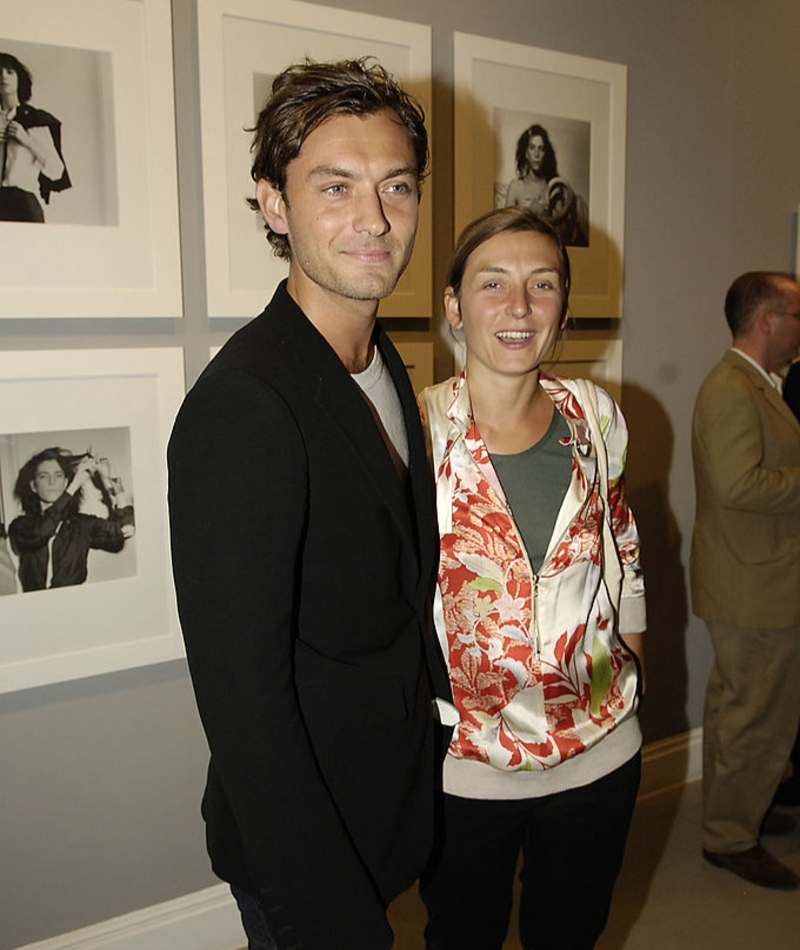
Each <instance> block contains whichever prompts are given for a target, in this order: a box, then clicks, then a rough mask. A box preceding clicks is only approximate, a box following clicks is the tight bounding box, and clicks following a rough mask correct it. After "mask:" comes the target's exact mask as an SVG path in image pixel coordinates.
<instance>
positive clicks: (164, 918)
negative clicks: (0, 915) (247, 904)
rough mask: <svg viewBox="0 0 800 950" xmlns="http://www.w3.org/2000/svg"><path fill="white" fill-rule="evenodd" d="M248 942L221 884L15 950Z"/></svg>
mask: <svg viewBox="0 0 800 950" xmlns="http://www.w3.org/2000/svg"><path fill="white" fill-rule="evenodd" d="M246 943H247V940H246V938H245V936H244V932H243V931H242V922H241V918H240V917H239V911H238V910H237V907H236V902H235V901H234V899H233V897H232V896H231V892H230V890H229V889H228V887H227V885H225V884H218V885H216V886H215V887H209V888H206V889H205V890H202V891H197V892H195V893H194V894H187V895H186V896H185V897H178V898H176V899H175V900H172V901H166V902H165V903H163V904H154V905H153V906H152V907H144V908H142V909H141V910H137V911H134V912H133V913H131V914H125V915H123V916H122V917H114V918H112V919H111V920H103V921H101V922H100V923H99V924H92V926H91V927H83V928H82V929H81V930H73V931H71V932H70V933H66V934H60V935H59V936H58V937H51V938H50V939H48V940H40V941H39V942H38V943H29V944H26V945H25V946H24V947H18V948H17V950H235V948H238V947H243V946H244V945H245V944H246Z"/></svg>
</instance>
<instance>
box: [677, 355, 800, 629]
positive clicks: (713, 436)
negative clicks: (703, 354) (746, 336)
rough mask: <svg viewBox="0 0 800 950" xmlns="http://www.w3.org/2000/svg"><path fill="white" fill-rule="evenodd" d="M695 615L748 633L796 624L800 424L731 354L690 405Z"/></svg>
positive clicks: (799, 618)
mask: <svg viewBox="0 0 800 950" xmlns="http://www.w3.org/2000/svg"><path fill="white" fill-rule="evenodd" d="M692 455H693V458H694V477H695V487H696V491H697V500H696V511H695V524H694V535H693V538H692V554H691V562H690V563H691V582H692V600H693V609H694V612H695V613H696V614H697V615H698V616H700V617H703V618H704V619H705V620H710V621H714V622H717V623H727V624H733V625H736V626H742V627H768V628H773V629H776V628H783V627H791V626H796V625H800V423H799V422H798V421H797V419H796V418H795V417H794V415H793V414H792V412H791V410H790V409H789V407H788V406H787V405H786V403H785V402H784V401H783V399H782V398H781V396H780V393H778V391H777V390H776V389H775V387H774V386H771V385H770V384H769V382H768V381H767V380H766V379H765V378H764V376H763V375H762V374H761V373H759V372H758V370H757V369H756V368H755V367H753V366H752V365H751V364H750V363H748V361H747V360H746V359H744V358H742V357H741V356H740V355H739V354H737V353H736V352H734V351H733V350H729V351H728V352H727V353H726V354H725V356H724V357H723V358H722V360H721V361H720V362H719V363H718V364H717V365H716V366H715V367H714V369H713V370H712V371H711V372H710V373H709V375H708V376H707V377H706V379H705V381H704V382H703V385H702V386H701V387H700V391H699V393H698V394H697V400H696V402H695V407H694V418H693V422H692Z"/></svg>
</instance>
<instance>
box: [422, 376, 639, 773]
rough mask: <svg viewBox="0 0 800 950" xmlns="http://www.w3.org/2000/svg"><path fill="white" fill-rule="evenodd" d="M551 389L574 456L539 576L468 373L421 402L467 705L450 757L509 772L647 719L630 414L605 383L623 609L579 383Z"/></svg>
mask: <svg viewBox="0 0 800 950" xmlns="http://www.w3.org/2000/svg"><path fill="white" fill-rule="evenodd" d="M541 385H542V386H543V387H544V389H545V390H546V391H547V393H548V395H549V396H550V398H551V399H552V400H553V402H554V405H555V408H556V410H557V411H558V412H560V413H561V414H562V416H563V417H564V419H565V420H566V422H567V424H568V426H569V428H570V433H571V435H570V438H569V444H570V446H571V448H572V457H573V461H572V478H571V483H570V486H569V488H568V490H567V493H566V497H565V498H564V502H563V504H562V506H561V510H560V512H559V515H558V518H557V520H556V525H555V528H554V531H553V535H552V538H551V540H550V544H549V548H548V552H547V555H546V557H545V560H544V563H543V565H542V567H541V570H540V571H539V573H538V574H535V573H534V572H533V571H532V569H531V567H530V563H529V561H528V557H527V554H526V551H525V548H524V545H523V543H522V540H521V537H520V534H519V532H518V530H517V527H516V524H515V523H514V518H513V515H512V513H511V510H510V508H509V506H508V504H507V502H506V499H505V496H504V494H503V490H502V487H501V485H500V482H499V480H498V478H497V475H496V473H495V472H494V469H493V468H492V465H491V461H490V459H489V453H488V451H487V449H486V446H485V445H484V443H483V441H482V439H481V437H480V433H479V432H478V429H477V427H476V425H475V423H474V421H473V419H472V415H471V409H470V403H469V394H468V389H467V383H466V379H465V376H464V375H463V374H462V376H461V377H459V378H457V379H453V380H449V381H447V382H446V383H442V384H440V385H439V386H434V387H431V388H430V389H428V390H425V392H424V393H422V395H421V397H420V403H421V409H422V413H423V418H424V419H425V422H426V426H427V431H428V435H429V440H430V446H431V451H432V459H433V465H434V474H435V477H436V490H437V508H438V512H439V530H440V536H441V555H440V566H439V584H438V591H437V598H436V623H437V632H438V634H439V638H440V641H441V645H442V648H443V650H444V652H445V656H446V658H447V662H448V666H449V670H450V677H451V682H452V687H453V701H454V704H455V706H456V709H457V711H458V714H459V722H458V725H457V726H456V728H455V732H454V735H453V740H452V742H451V745H450V749H449V752H450V754H451V755H453V756H456V757H457V758H467V759H475V760H478V761H481V762H485V763H487V764H490V765H492V766H494V767H495V768H497V769H501V770H507V771H516V770H520V769H524V770H542V769H547V768H552V767H553V766H556V765H558V764H559V763H561V762H562V761H564V760H565V759H568V758H570V757H572V756H574V755H577V754H579V753H581V752H584V751H585V750H586V749H588V748H590V747H591V746H593V745H594V744H595V743H596V742H598V741H599V740H600V739H602V738H603V736H604V735H606V734H607V733H608V732H610V731H611V730H613V729H614V728H616V726H617V725H618V724H619V723H620V722H621V721H622V720H623V719H625V718H626V717H628V716H632V715H635V708H636V668H635V663H634V661H633V658H632V656H631V655H630V654H629V652H628V651H627V650H626V648H625V647H624V645H623V643H622V641H621V640H620V639H619V637H618V636H617V631H618V630H619V631H621V632H623V633H627V632H631V633H633V632H641V631H642V630H644V584H643V581H642V577H641V572H640V570H639V538H638V533H637V530H636V525H635V522H634V519H633V516H632V514H631V512H630V509H629V508H628V505H627V502H626V500H625V491H624V478H623V471H624V464H625V452H626V448H627V429H626V426H625V422H624V420H623V418H622V415H621V413H620V411H619V409H618V407H617V406H616V404H615V403H614V402H613V400H612V399H611V398H610V397H609V396H608V394H607V393H605V392H604V391H603V390H600V389H598V391H597V392H598V404H599V408H600V413H599V416H600V420H599V421H600V427H601V431H602V434H603V441H604V443H605V451H606V453H607V458H608V477H609V486H608V503H609V507H610V509H611V526H612V530H613V535H614V540H615V543H616V548H617V551H618V553H619V558H620V562H621V566H622V570H623V584H622V597H621V600H620V603H619V604H618V605H617V604H614V603H612V601H611V598H610V596H609V593H608V590H607V588H606V585H605V583H604V580H603V570H602V550H603V544H602V540H603V533H602V532H603V500H602V496H601V493H600V491H599V490H598V485H597V477H598V475H597V464H596V453H595V447H594V446H593V445H592V438H591V431H590V428H589V426H588V424H587V422H586V419H585V415H584V412H583V410H582V408H581V405H580V403H579V401H578V396H577V387H576V386H575V384H574V383H573V382H572V381H571V380H568V379H563V378H554V377H548V376H544V375H542V377H541ZM565 442H566V440H565Z"/></svg>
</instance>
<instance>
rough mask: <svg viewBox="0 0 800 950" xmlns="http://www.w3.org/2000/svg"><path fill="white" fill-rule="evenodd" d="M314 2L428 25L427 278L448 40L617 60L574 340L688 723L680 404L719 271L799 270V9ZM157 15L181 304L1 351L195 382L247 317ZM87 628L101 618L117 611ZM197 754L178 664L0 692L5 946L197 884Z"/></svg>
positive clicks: (717, 4) (522, 0) (28, 324)
mask: <svg viewBox="0 0 800 950" xmlns="http://www.w3.org/2000/svg"><path fill="white" fill-rule="evenodd" d="M323 5H325V6H330V7H339V8H346V9H349V10H352V11H355V12H361V13H371V14H376V15H382V16H387V17H392V18H403V19H406V20H408V21H412V22H416V23H422V24H427V25H429V26H430V27H431V28H432V58H433V128H434V133H433V160H434V168H435V172H434V177H433V181H432V187H431V189H429V190H428V191H427V192H426V196H425V200H426V201H431V202H432V209H433V241H432V258H433V282H434V286H435V287H440V286H441V281H442V276H443V273H444V269H445V265H446V261H447V257H448V254H449V251H450V248H451V247H452V238H453V234H452V232H453V221H454V199H453V194H452V180H453V168H454V149H453V100H454V90H453V79H452V77H453V45H452V44H453V33H454V32H463V33H471V34H475V35H478V36H485V37H492V38H496V39H500V40H506V41H510V42H515V43H524V44H528V45H532V46H537V47H544V48H549V49H553V50H558V51H561V52H565V53H571V54H577V55H580V56H587V57H592V58H596V59H601V60H608V61H611V62H615V63H620V64H624V65H625V66H627V70H628V114H627V162H626V213H625V247H624V266H625V287H624V298H623V313H622V318H621V320H620V321H619V323H618V325H617V324H616V323H615V324H610V323H609V322H602V321H600V322H594V323H592V322H588V323H584V324H583V327H584V329H580V328H579V329H577V330H576V331H575V335H576V336H577V338H580V336H581V334H583V335H591V334H592V333H600V332H603V333H609V332H610V333H612V334H614V335H616V336H618V337H619V338H620V339H621V340H622V343H623V353H624V377H623V389H622V398H623V408H624V411H625V413H626V416H627V417H628V420H629V424H630V429H631V448H630V455H629V490H630V495H631V500H632V504H633V507H634V509H635V511H636V514H637V516H638V520H639V523H640V528H641V533H642V539H643V560H644V565H645V570H646V576H647V584H648V609H649V617H650V622H649V628H650V629H649V633H648V667H649V672H648V696H647V698H646V700H645V703H644V705H643V709H642V719H643V722H644V727H645V734H646V739H647V740H648V741H653V740H656V739H660V738H663V737H666V736H670V735H675V734H678V733H682V732H684V731H686V730H688V729H692V728H695V727H697V726H699V725H700V722H701V712H702V700H703V689H704V685H705V679H706V676H707V673H708V669H709V663H710V649H709V645H708V641H707V637H706V634H705V631H704V628H703V625H702V624H701V623H700V622H699V621H698V620H697V619H696V618H694V617H693V616H692V614H691V605H690V602H689V597H688V584H687V566H688V545H689V541H690V536H691V528H692V517H693V504H694V494H693V485H692V477H691V460H690V451H689V424H690V417H691V408H692V403H693V399H694V395H695V393H696V390H697V388H698V385H699V383H700V381H701V379H702V377H703V375H704V374H705V373H706V372H707V370H708V369H709V368H710V367H711V365H713V363H714V362H715V361H716V360H717V359H718V357H719V355H720V354H721V352H722V351H723V350H724V348H725V347H726V346H727V343H728V339H727V335H726V332H725V326H724V321H723V317H722V307H721V304H722V299H723V296H724V293H725V290H726V288H727V286H728V285H729V283H730V282H731V280H732V279H733V278H734V277H735V276H736V275H737V274H738V273H740V272H742V271H744V270H749V269H754V268H769V269H781V270H793V269H794V261H795V253H796V243H795V241H796V239H795V233H796V225H797V220H796V212H797V206H798V202H800V171H799V170H800V126H798V123H797V122H796V120H795V112H796V108H795V106H796V103H797V102H798V101H800V72H799V71H798V70H797V68H796V48H797V41H798V39H800V7H798V6H797V5H792V4H786V3H785V2H784V0H764V2H762V3H761V4H759V5H758V7H757V8H755V7H754V6H753V5H752V4H751V3H749V2H747V0H707V2H705V3H702V4H698V3H696V2H694V0H673V2H672V3H669V4H666V3H657V2H655V0H604V2H603V3H597V2H594V0H495V2H494V3H491V4H488V3H485V2H476V0H439V2H437V3H435V4H431V3H430V2H429V0H406V3H405V4H403V6H402V9H401V10H398V8H397V5H396V4H392V3H390V2H389V0H337V2H328V0H323ZM172 8H173V25H174V51H175V97H176V103H177V110H176V127H177V146H178V173H179V174H178V188H179V199H180V228H181V259H182V275H183V294H184V316H183V318H180V319H178V318H175V319H153V318H148V319H132V318H122V319H120V318H115V319H103V318H95V319H92V320H88V319H80V318H76V319H67V320H65V319H41V320H36V321H30V320H20V319H7V320H0V349H2V350H7V351H13V350H38V349H41V350H64V351H65V358H66V351H69V350H70V349H93V348H126V347H165V346H177V347H182V348H183V350H184V354H185V367H186V377H187V382H188V383H191V381H192V380H193V379H194V378H195V377H196V376H197V374H198V373H199V372H200V370H201V369H202V367H203V365H205V362H206V360H207V358H208V352H209V347H210V346H215V345H219V344H221V343H222V342H224V340H225V339H226V338H227V336H228V335H229V334H230V332H231V331H232V330H233V329H235V328H236V327H237V326H239V325H241V324H242V323H243V322H244V315H243V317H242V318H240V319H233V318H231V319H220V318H218V319H209V318H208V317H207V308H206V300H205V271H204V268H205V261H204V254H205V251H204V240H203V227H204V220H203V202H202V166H201V159H200V140H201V128H200V102H199V95H198V87H199V84H198V54H197V18H196V11H195V4H194V0H173V3H172ZM0 32H1V30H0ZM246 185H247V183H243V188H244V187H245V186H246ZM0 260H2V250H1V249H0ZM0 266H1V265H0ZM432 309H433V305H432ZM436 316H437V315H436V314H435V313H434V318H435V317H436ZM400 326H401V330H400V332H401V333H402V332H403V325H402V324H401V325H400ZM587 328H588V329H587ZM407 332H408V333H409V335H410V337H411V338H413V339H420V338H423V339H424V338H428V339H430V340H432V341H434V342H435V345H436V349H437V360H436V372H437V375H438V376H442V375H443V374H445V373H446V372H448V371H449V353H448V351H447V349H446V347H445V346H444V345H443V344H442V343H441V342H440V337H439V334H438V325H437V321H436V319H434V320H433V321H432V323H431V326H430V329H429V330H427V331H426V330H425V329H424V328H423V329H420V326H419V325H418V324H416V323H415V324H413V325H409V326H408V328H407ZM2 412H3V407H2V406H0V430H1V429H2ZM87 622H88V623H92V624H99V625H106V626H107V627H108V628H109V629H113V627H114V623H115V618H114V616H113V614H111V615H100V616H92V617H87ZM0 636H2V631H1V630H0ZM205 760H206V752H205V745H204V739H203V736H202V732H201V730H200V727H199V724H198V721H197V717H196V714H195V711H194V706H193V702H192V696H191V687H190V684H189V681H188V677H187V674H186V670H185V666H184V663H183V661H181V660H174V661H171V662H168V663H161V664H157V665H154V666H147V667H140V668H137V669H131V670H124V671H119V672H115V673H110V674H106V675H100V676H93V677H89V678H85V679H79V680H73V681H69V682H63V683H57V684H53V685H44V686H40V687H37V688H35V689H26V690H22V691H18V692H11V693H6V694H4V695H0V761H2V763H3V775H2V778H0V801H2V813H1V814H0V878H2V880H3V882H4V886H3V888H2V891H0V950H11V948H16V947H21V946H24V945H25V944H28V943H31V942H34V941H37V940H43V939H45V938H48V937H53V936H55V935H57V934H60V933H63V932H65V931H69V930H72V929H75V928H79V927H82V926H86V925H88V924H91V923H94V922H97V921H101V920H104V919H107V918H111V917H114V916H117V915H120V914H124V913H126V912H129V911H133V910H136V909H138V908H142V907H147V906H149V905H151V904H155V903H158V902H160V901H165V900H169V899H171V898H174V897H178V896H180V895H183V894H188V893H191V892H194V891H197V890H200V889H202V888H204V887H208V886H209V885H211V884H213V883H214V878H213V877H212V875H211V874H210V872H209V870H208V869H207V864H206V859H205V855H204V846H203V829H202V823H201V821H200V818H199V814H198V809H199V798H200V794H201V790H202V784H203V773H204V769H205Z"/></svg>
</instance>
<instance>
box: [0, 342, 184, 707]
mask: <svg viewBox="0 0 800 950" xmlns="http://www.w3.org/2000/svg"><path fill="white" fill-rule="evenodd" d="M184 392H185V384H184V358H183V349H182V348H180V347H167V348H149V349H107V350H39V351H4V352H0V500H2V515H3V517H4V519H5V521H6V523H7V524H6V528H7V529H8V526H10V524H11V523H12V522H13V519H14V518H15V517H18V516H20V515H21V514H22V511H21V505H20V502H19V500H18V498H16V497H15V496H14V491H13V489H14V481H15V479H18V477H19V476H18V473H19V472H21V471H22V466H23V465H24V463H25V462H27V461H28V460H29V459H30V458H31V457H32V456H33V455H35V454H36V453H38V452H39V451H41V450H42V449H44V448H49V447H51V446H53V445H56V444H59V445H60V443H61V442H66V440H67V439H69V440H70V441H71V442H72V441H78V444H64V445H60V447H61V448H66V449H69V450H71V451H73V452H75V453H76V454H78V455H80V454H83V453H84V452H86V451H87V450H88V451H91V452H92V453H93V454H94V453H97V454H98V455H99V454H100V453H101V452H104V451H105V450H106V445H107V444H109V435H111V436H114V437H115V438H114V439H112V440H111V444H112V445H116V446H117V447H122V448H123V449H124V446H125V444H128V445H129V451H128V450H127V449H126V450H124V451H123V455H124V456H126V457H125V458H122V459H120V458H119V457H117V456H116V454H115V455H114V457H112V458H111V462H112V463H113V464H114V467H115V473H116V472H117V471H118V472H119V473H120V474H122V475H123V476H124V480H125V486H124V487H125V488H126V489H127V491H128V492H129V495H130V503H131V504H132V506H133V510H134V514H135V534H134V536H133V537H132V538H130V539H129V540H126V542H125V548H124V549H123V553H124V552H125V551H126V550H127V549H128V548H129V547H131V548H132V549H133V553H134V558H133V560H132V562H131V563H132V564H133V567H132V568H129V569H127V570H125V571H122V572H121V573H120V572H117V574H116V575H115V574H110V575H109V574H106V575H104V576H103V577H102V578H100V579H98V577H97V576H95V574H94V571H95V570H96V565H97V564H98V563H99V562H98V561H95V560H93V559H94V558H96V557H100V556H105V557H106V558H108V559H110V560H113V559H114V558H119V557H122V556H123V553H115V554H111V553H108V552H105V551H95V550H91V551H89V555H88V572H89V576H88V578H87V580H86V581H85V582H83V583H80V584H76V585H75V586H66V587H57V588H50V589H45V590H28V591H26V592H23V591H22V589H21V584H20V583H19V581H18V580H17V590H16V591H14V592H7V593H5V594H4V596H0V629H2V631H3V635H2V637H0V692H9V691H12V690H19V689H26V688H30V687H34V686H40V685H43V684H45V683H54V682H59V681H63V680H71V679H78V678H81V677H85V676H91V675H96V674H100V673H107V672H110V671H112V670H120V669H126V668H129V667H134V666H144V665H148V664H152V663H158V662H162V661H167V660H171V659H174V658H177V657H180V656H182V655H183V653H184V650H183V642H182V638H181V636H180V628H179V625H178V621H177V611H176V608H175V601H174V593H173V587H172V573H171V565H170V556H169V540H168V519H167V503H166V487H167V472H166V445H167V440H168V438H169V433H170V431H171V428H172V423H173V420H174V418H175V414H176V412H177V410H178V407H179V406H180V403H181V401H182V399H183V396H184ZM120 432H122V433H124V438H123V439H120V438H119V435H118V434H119V433H120ZM94 440H99V444H98V442H97V441H95V444H92V443H93V441H94ZM40 443H45V444H40ZM37 445H38V448H37V447H36V446H37ZM32 449H33V451H31V450H32ZM120 462H122V465H121V466H120ZM84 501H85V498H84ZM0 540H2V539H0ZM6 541H9V539H6ZM4 554H5V556H6V561H7V560H8V556H9V555H11V557H12V560H13V563H14V565H15V567H18V563H19V559H18V558H17V557H15V555H14V552H13V551H12V545H11V544H10V541H9V543H5V542H4Z"/></svg>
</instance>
